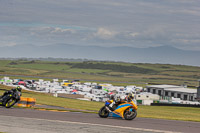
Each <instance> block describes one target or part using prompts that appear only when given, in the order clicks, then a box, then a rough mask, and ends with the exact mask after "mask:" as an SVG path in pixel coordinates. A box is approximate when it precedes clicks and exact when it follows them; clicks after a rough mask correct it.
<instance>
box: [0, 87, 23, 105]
mask: <svg viewBox="0 0 200 133" xmlns="http://www.w3.org/2000/svg"><path fill="white" fill-rule="evenodd" d="M21 91H22V88H21V87H20V86H17V87H16V88H13V89H11V90H9V91H6V92H4V94H3V95H2V96H1V97H0V98H1V99H0V102H2V101H4V100H5V99H4V96H5V95H7V94H12V93H16V92H20V93H21Z"/></svg>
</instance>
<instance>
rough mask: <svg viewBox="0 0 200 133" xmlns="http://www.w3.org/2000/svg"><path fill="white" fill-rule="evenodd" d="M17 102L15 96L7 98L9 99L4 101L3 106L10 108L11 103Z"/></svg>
mask: <svg viewBox="0 0 200 133" xmlns="http://www.w3.org/2000/svg"><path fill="white" fill-rule="evenodd" d="M16 102H17V100H16V99H15V98H12V97H11V98H9V99H7V100H6V102H5V103H4V106H5V107H6V108H10V107H12V106H13V105H15V103H16Z"/></svg>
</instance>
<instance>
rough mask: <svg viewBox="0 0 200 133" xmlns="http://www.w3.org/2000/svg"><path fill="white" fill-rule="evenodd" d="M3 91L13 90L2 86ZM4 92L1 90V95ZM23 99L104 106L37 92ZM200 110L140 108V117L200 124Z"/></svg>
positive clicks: (86, 107)
mask: <svg viewBox="0 0 200 133" xmlns="http://www.w3.org/2000/svg"><path fill="white" fill-rule="evenodd" d="M0 88H1V89H6V90H8V89H11V87H6V86H4V85H0ZM3 92H4V91H3V90H0V94H2V93H3ZM22 96H23V97H31V98H36V103H37V104H45V105H53V106H60V107H65V108H71V109H81V110H94V111H96V112H98V110H99V109H100V108H101V107H102V106H103V105H104V103H102V102H93V101H81V100H77V99H67V98H56V97H53V96H51V95H49V94H41V93H36V92H30V91H24V90H23V92H22ZM199 112H200V108H191V107H159V106H139V107H138V117H145V118H157V119H169V120H182V121H196V122H200V113H199Z"/></svg>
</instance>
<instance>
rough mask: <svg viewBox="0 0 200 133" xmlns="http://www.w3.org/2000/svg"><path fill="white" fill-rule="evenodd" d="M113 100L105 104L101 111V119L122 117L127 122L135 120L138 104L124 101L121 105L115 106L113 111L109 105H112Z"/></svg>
mask: <svg viewBox="0 0 200 133" xmlns="http://www.w3.org/2000/svg"><path fill="white" fill-rule="evenodd" d="M112 102H113V101H112V100H108V101H106V102H105V106H103V107H102V108H101V109H100V110H99V116H100V117H101V118H107V117H121V118H123V119H125V120H133V119H134V118H135V117H136V116H137V108H138V106H137V104H135V103H134V101H133V100H131V101H129V102H127V101H124V102H122V103H120V104H119V105H116V104H115V105H114V106H113V107H112V109H110V107H109V105H110V104H111V103H112Z"/></svg>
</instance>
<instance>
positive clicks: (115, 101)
mask: <svg viewBox="0 0 200 133" xmlns="http://www.w3.org/2000/svg"><path fill="white" fill-rule="evenodd" d="M133 98H134V94H133V93H129V94H128V95H127V97H126V98H122V97H117V98H116V99H115V96H114V95H112V96H111V100H112V101H113V102H112V103H111V104H110V105H109V109H110V110H111V111H114V110H115V109H114V105H115V106H116V107H117V106H118V105H120V104H121V103H124V102H126V101H127V102H131V101H132V100H133Z"/></svg>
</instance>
